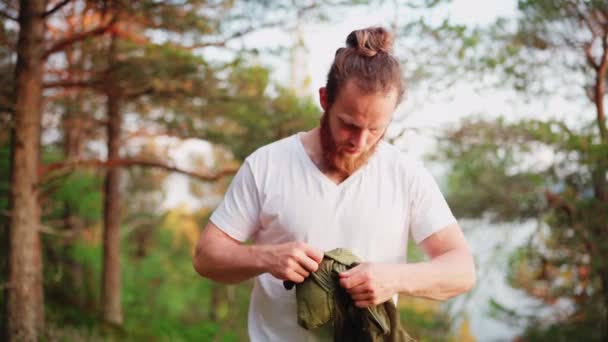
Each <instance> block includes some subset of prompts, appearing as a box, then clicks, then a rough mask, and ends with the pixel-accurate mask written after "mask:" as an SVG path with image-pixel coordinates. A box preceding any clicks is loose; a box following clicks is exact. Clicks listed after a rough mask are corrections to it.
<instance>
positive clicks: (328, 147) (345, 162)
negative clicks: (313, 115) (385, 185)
mask: <svg viewBox="0 0 608 342" xmlns="http://www.w3.org/2000/svg"><path fill="white" fill-rule="evenodd" d="M320 128H321V129H320V135H321V147H322V148H323V161H324V163H325V166H326V167H327V168H328V169H329V171H332V172H338V173H339V174H340V175H341V176H346V177H348V176H350V175H352V174H353V173H354V172H355V171H357V170H358V169H359V168H360V167H361V166H363V165H365V163H367V161H368V160H369V158H370V157H371V156H372V155H373V154H374V152H375V151H376V147H377V146H378V144H379V143H380V141H381V140H382V138H380V139H378V142H377V143H376V144H374V146H372V147H371V148H370V149H368V150H367V151H363V152H361V153H359V154H354V155H353V154H349V153H345V152H343V151H344V150H345V149H346V146H345V145H338V144H337V143H336V141H335V140H334V138H333V136H332V134H331V129H330V123H329V117H328V115H327V113H324V114H323V116H322V117H321V127H320Z"/></svg>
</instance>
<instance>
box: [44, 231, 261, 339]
mask: <svg viewBox="0 0 608 342" xmlns="http://www.w3.org/2000/svg"><path fill="white" fill-rule="evenodd" d="M146 234H148V235H150V239H151V245H150V246H148V247H149V252H147V253H146V254H144V255H141V254H140V252H139V249H138V247H137V243H136V239H137V238H138V235H137V234H135V232H134V231H133V232H131V235H128V236H126V237H125V238H126V241H127V242H128V243H125V244H123V252H122V258H123V260H124V262H123V263H122V265H123V267H122V275H123V278H122V279H123V292H122V293H123V294H122V301H123V305H124V308H125V324H124V326H123V327H122V328H121V329H105V328H104V327H102V326H100V325H99V321H98V314H99V313H98V311H97V310H98V309H97V305H96V303H98V300H99V296H100V291H99V287H98V284H99V283H100V281H99V280H100V279H99V277H100V274H101V261H102V258H101V257H102V249H101V245H100V244H99V243H97V242H95V243H93V244H91V242H87V241H85V240H80V241H79V242H78V243H76V244H74V245H73V246H71V248H70V249H69V252H68V256H69V258H70V261H69V262H71V263H75V264H77V265H79V267H80V269H81V272H82V273H83V275H84V276H83V277H82V278H81V279H80V281H79V282H75V281H73V279H70V275H69V272H67V271H64V272H61V271H60V270H59V269H61V268H67V267H69V265H68V264H67V263H66V260H65V259H58V260H49V261H48V264H45V270H46V272H45V288H46V289H47V312H48V313H49V317H48V318H49V320H50V326H51V327H53V328H51V329H50V331H49V332H48V334H49V335H54V336H59V337H63V338H69V337H70V336H81V337H83V336H86V337H87V338H86V339H87V340H88V339H93V340H111V341H120V340H125V339H126V340H133V341H142V340H170V341H212V340H214V341H215V340H221V341H235V340H242V339H243V337H244V336H246V331H245V327H246V326H245V325H244V324H243V322H245V320H243V319H244V318H245V317H246V313H247V298H248V296H249V291H250V285H249V284H243V285H240V286H238V287H236V288H233V289H232V291H233V292H235V293H236V296H235V297H234V298H224V299H222V300H223V301H224V303H226V304H227V306H225V307H224V308H223V309H222V310H223V311H224V315H223V318H213V317H214V315H216V313H214V312H212V311H213V310H214V309H215V308H214V306H213V304H212V303H211V302H210V301H211V298H212V293H213V291H214V290H217V289H218V286H217V285H213V284H212V283H211V282H210V281H208V280H205V279H203V278H201V277H200V276H198V275H197V274H196V272H195V271H194V269H193V268H192V264H191V254H190V252H191V250H192V246H190V245H189V244H188V243H187V242H185V241H184V240H178V239H176V238H175V235H174V233H173V230H172V228H171V227H163V226H152V227H149V228H147V231H146ZM45 245H47V246H53V247H51V248H57V249H58V248H61V247H60V246H61V243H60V240H56V241H53V240H52V239H46V241H45ZM55 252H57V251H55ZM219 288H220V291H221V289H222V288H225V286H220V287H219ZM74 297H77V298H74ZM79 300H80V301H81V302H80V303H79V302H78V301H79ZM226 301H228V302H226ZM236 301H238V302H236Z"/></svg>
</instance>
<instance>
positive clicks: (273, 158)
mask: <svg viewBox="0 0 608 342" xmlns="http://www.w3.org/2000/svg"><path fill="white" fill-rule="evenodd" d="M297 139H298V134H294V135H291V136H288V137H285V138H283V139H280V140H277V141H274V142H272V143H270V144H267V145H264V146H262V147H260V148H258V149H257V150H255V151H254V152H253V153H252V154H250V155H249V156H248V157H247V158H245V162H246V163H247V164H249V166H250V167H251V168H252V170H254V171H255V170H258V171H262V172H263V171H264V169H265V168H266V167H268V166H269V165H276V164H278V163H280V162H285V161H287V160H288V159H289V158H290V156H293V155H294V154H295V153H294V152H295V150H296V149H297V148H298V145H297V143H298V141H297Z"/></svg>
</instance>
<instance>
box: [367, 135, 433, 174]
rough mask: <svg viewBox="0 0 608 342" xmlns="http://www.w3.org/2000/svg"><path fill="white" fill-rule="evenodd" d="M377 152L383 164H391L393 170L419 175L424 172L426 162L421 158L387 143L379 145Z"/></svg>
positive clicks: (383, 142)
mask: <svg viewBox="0 0 608 342" xmlns="http://www.w3.org/2000/svg"><path fill="white" fill-rule="evenodd" d="M377 152H378V156H379V160H380V162H381V163H383V164H390V166H391V167H392V168H396V169H398V170H399V171H401V172H403V171H408V172H411V173H417V172H421V171H422V170H424V162H423V161H422V160H421V159H420V158H418V157H416V156H414V155H412V154H411V153H408V152H406V151H402V150H400V149H399V148H397V147H396V146H395V145H393V144H391V143H389V142H387V141H382V142H381V143H380V144H379V146H378V151H377ZM387 166H388V165H387Z"/></svg>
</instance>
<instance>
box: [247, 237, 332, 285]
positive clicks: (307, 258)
mask: <svg viewBox="0 0 608 342" xmlns="http://www.w3.org/2000/svg"><path fill="white" fill-rule="evenodd" d="M259 248H260V249H259V252H260V253H259V257H260V261H261V262H262V264H263V267H264V269H265V270H266V271H267V272H268V273H270V274H272V275H273V276H274V277H275V278H278V279H280V280H288V281H292V282H294V283H301V282H303V281H304V279H306V278H307V277H308V275H309V274H310V272H315V271H316V270H317V269H318V268H319V264H320V263H321V261H322V260H323V252H322V251H319V250H317V249H315V248H313V247H311V246H310V245H308V244H306V243H304V242H289V243H284V244H280V245H263V246H259Z"/></svg>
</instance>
